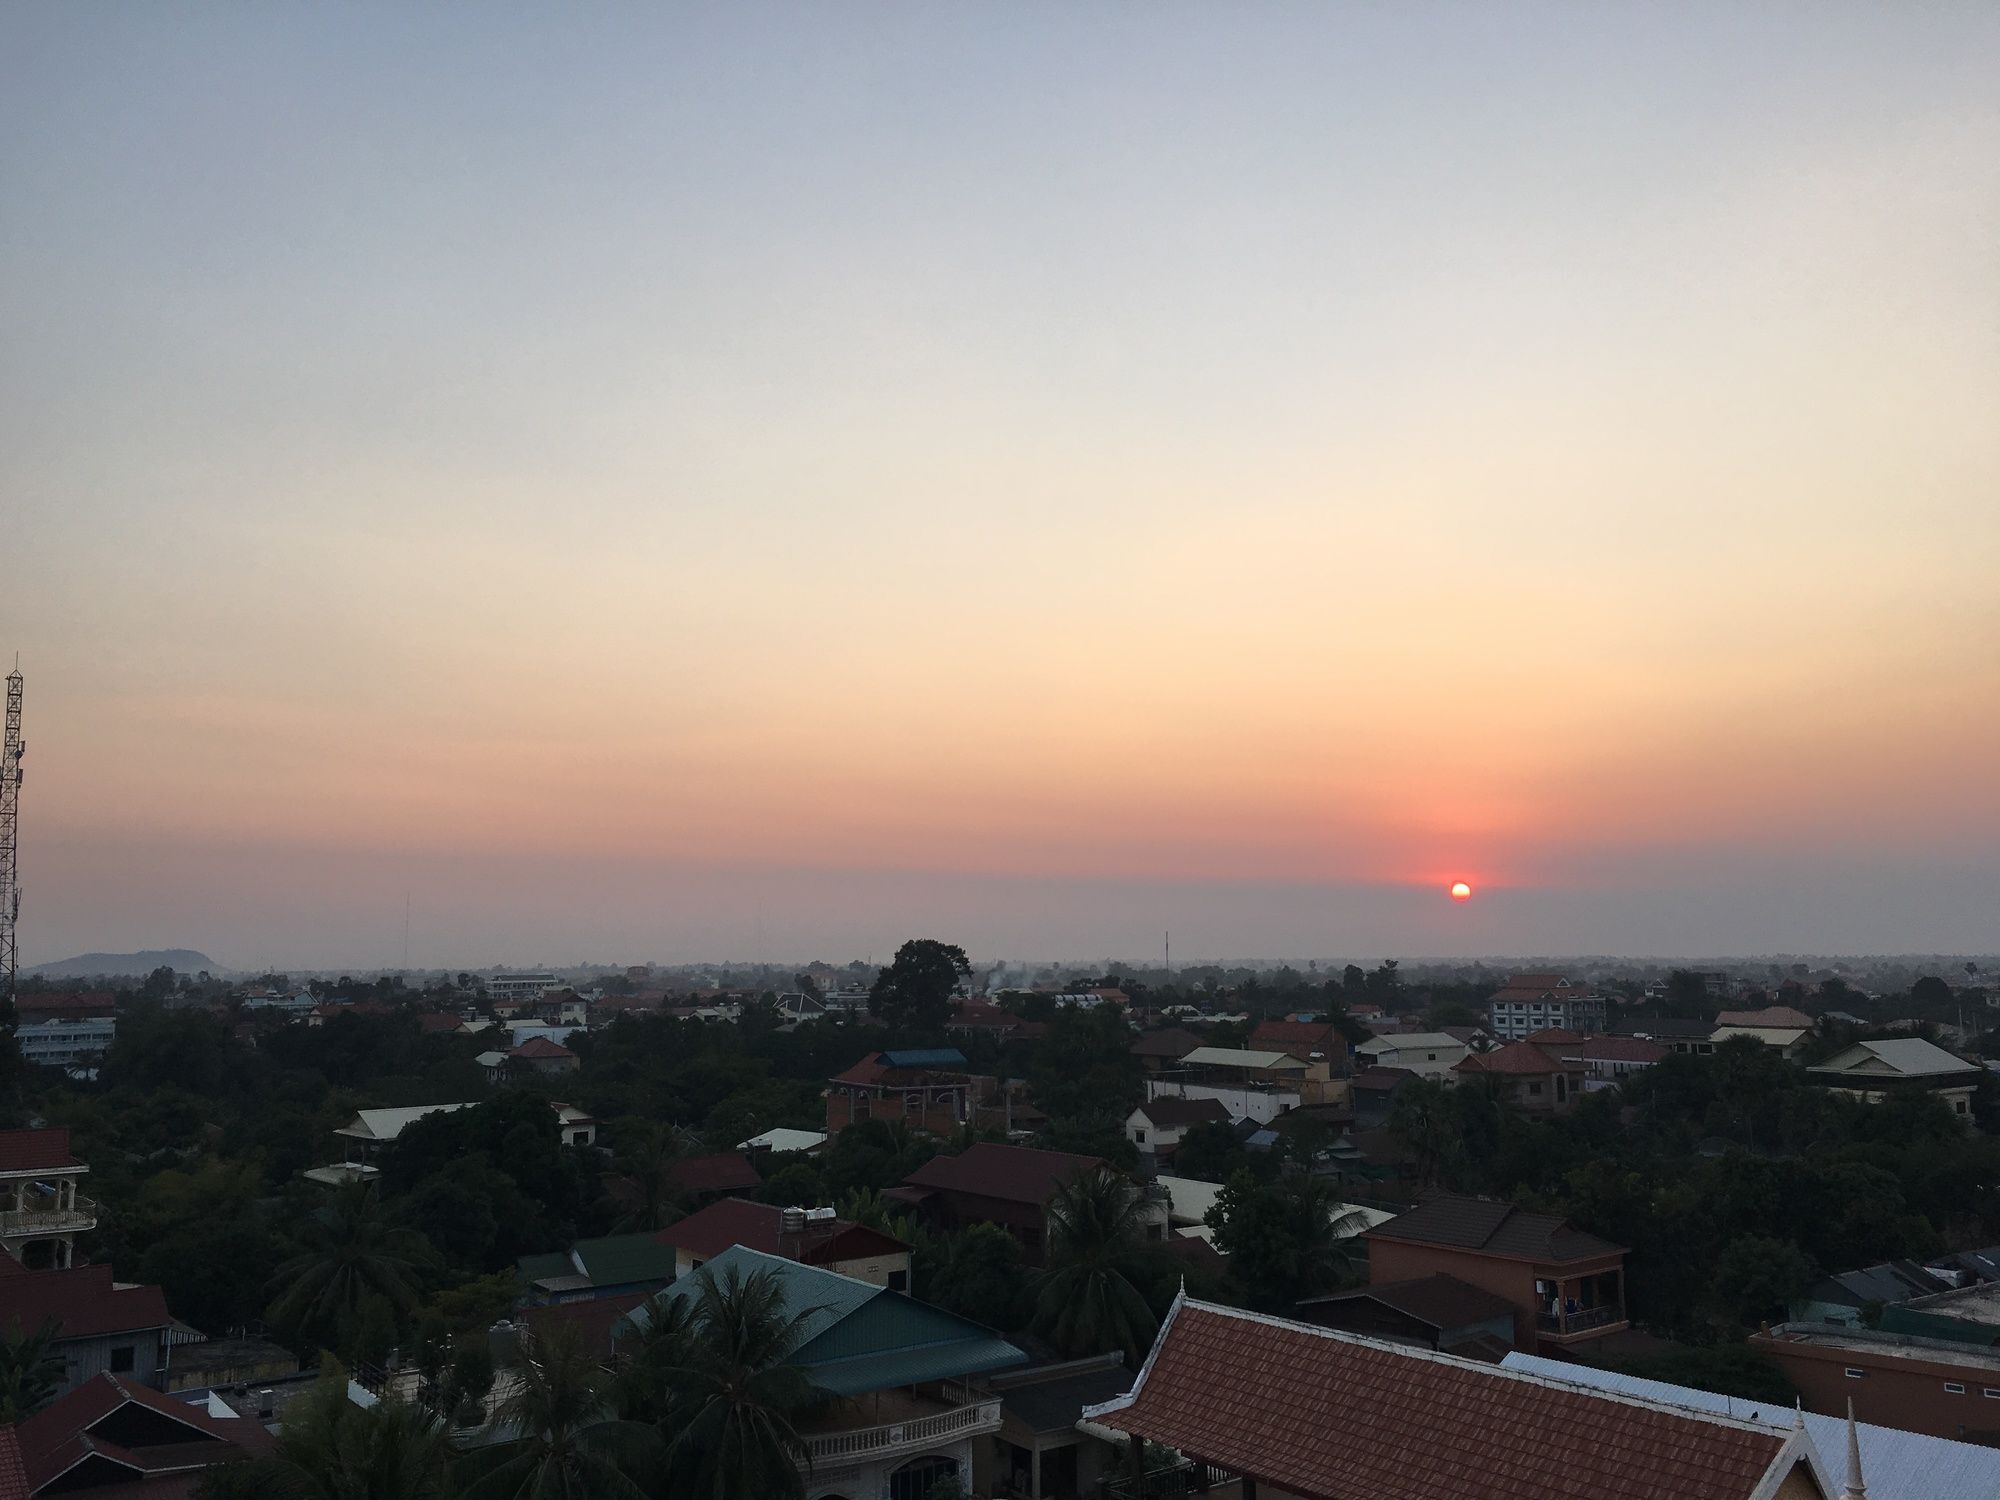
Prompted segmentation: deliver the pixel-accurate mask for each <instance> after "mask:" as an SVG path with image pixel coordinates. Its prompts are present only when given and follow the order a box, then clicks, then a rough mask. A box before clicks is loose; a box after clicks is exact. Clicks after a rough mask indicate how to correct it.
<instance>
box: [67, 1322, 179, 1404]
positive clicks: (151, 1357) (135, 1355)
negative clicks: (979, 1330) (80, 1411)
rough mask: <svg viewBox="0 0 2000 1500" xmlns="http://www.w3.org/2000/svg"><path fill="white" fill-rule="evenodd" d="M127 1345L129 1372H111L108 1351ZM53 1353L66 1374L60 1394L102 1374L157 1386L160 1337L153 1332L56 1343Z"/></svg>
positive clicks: (155, 1330) (158, 1379)
mask: <svg viewBox="0 0 2000 1500" xmlns="http://www.w3.org/2000/svg"><path fill="white" fill-rule="evenodd" d="M128 1344H129V1345H130V1346H132V1368H131V1369H130V1370H120V1371H113V1370H112V1369H111V1351H112V1350H113V1349H119V1348H123V1347H125V1346H126V1345H128ZM55 1349H56V1353H57V1354H59V1355H60V1356H61V1357H62V1360H63V1363H64V1366H65V1368H66V1370H67V1374H66V1375H65V1377H64V1379H63V1384H62V1389H63V1391H70V1390H74V1389H75V1388H76V1387H77V1386H79V1385H82V1384H83V1382H84V1381H86V1380H88V1379H90V1378H91V1376H93V1375H100V1374H105V1373H113V1374H121V1375H124V1376H125V1377H126V1378H127V1379H130V1380H136V1381H138V1382H139V1384H141V1385H150V1386H155V1387H157V1386H158V1385H159V1383H160V1333H159V1330H157V1329H149V1330H147V1331H145V1332H143V1333H118V1334H110V1335H107V1336H106V1337H103V1338H92V1339H59V1340H57V1342H56V1345H55ZM59 1394H60V1393H59Z"/></svg>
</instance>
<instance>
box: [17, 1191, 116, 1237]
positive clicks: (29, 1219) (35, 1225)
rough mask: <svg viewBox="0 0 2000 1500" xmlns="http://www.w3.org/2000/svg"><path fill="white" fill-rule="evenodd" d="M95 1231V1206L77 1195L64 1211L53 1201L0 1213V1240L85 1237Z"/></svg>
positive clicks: (80, 1195)
mask: <svg viewBox="0 0 2000 1500" xmlns="http://www.w3.org/2000/svg"><path fill="white" fill-rule="evenodd" d="M96 1227H97V1204H96V1203H95V1202H93V1201H92V1200H91V1199H89V1198H86V1197H84V1196H83V1195H82V1194H81V1193H79V1194H78V1195H77V1197H76V1201H75V1202H74V1203H73V1204H72V1205H71V1206H69V1207H67V1208H58V1207H57V1206H56V1204H55V1200H54V1199H50V1200H48V1201H47V1202H45V1203H39V1204H30V1205H29V1206H28V1207H26V1208H15V1209H8V1210H6V1211H4V1212H0V1237H4V1238H7V1239H17V1238H20V1237H22V1236H24V1235H37V1234H87V1233H88V1232H89V1231H91V1230H93V1229H95V1228H96Z"/></svg>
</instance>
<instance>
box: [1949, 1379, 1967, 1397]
mask: <svg viewBox="0 0 2000 1500" xmlns="http://www.w3.org/2000/svg"><path fill="white" fill-rule="evenodd" d="M1944 1393H1945V1394H1946V1395H1947V1396H1963V1395H1964V1394H1965V1387H1964V1386H1963V1385H1961V1384H1959V1383H1958V1382H1957V1381H1956V1380H1947V1381H1946V1382H1945V1383H1944Z"/></svg>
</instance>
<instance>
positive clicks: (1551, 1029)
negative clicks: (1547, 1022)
mask: <svg viewBox="0 0 2000 1500" xmlns="http://www.w3.org/2000/svg"><path fill="white" fill-rule="evenodd" d="M1525 1040H1527V1041H1530V1042H1533V1043H1534V1044H1535V1045H1536V1046H1538V1047H1547V1046H1558V1047H1569V1046H1574V1045H1575V1044H1576V1043H1578V1042H1580V1041H1582V1040H1583V1033H1582V1032H1580V1031H1571V1030H1570V1029H1569V1028H1568V1027H1566V1026H1544V1027H1543V1028H1542V1029H1541V1030H1540V1031H1531V1032H1529V1033H1528V1035H1527V1037H1526V1038H1525Z"/></svg>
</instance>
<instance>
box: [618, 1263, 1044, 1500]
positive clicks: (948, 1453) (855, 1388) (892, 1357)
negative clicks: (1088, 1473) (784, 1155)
mask: <svg viewBox="0 0 2000 1500" xmlns="http://www.w3.org/2000/svg"><path fill="white" fill-rule="evenodd" d="M760 1272H761V1273H767V1274H769V1275H770V1276H771V1277H773V1278H774V1279H775V1281H776V1282H777V1285H778V1288H779V1292H780V1294H781V1296H782V1298H783V1303H784V1314H785V1317H786V1318H787V1319H793V1318H796V1319H797V1320H798V1322H797V1330H798V1332H797V1340H796V1342H795V1343H794V1344H793V1346H792V1349H791V1352H790V1354H789V1355H788V1356H787V1361H788V1363H790V1364H792V1365H794V1366H796V1367H797V1368H798V1369H800V1370H801V1371H803V1372H804V1373H805V1375H806V1376H807V1377H808V1378H809V1379H811V1381H812V1382H813V1383H814V1384H815V1385H816V1386H818V1387H819V1388H820V1389H822V1390H824V1391H826V1392H828V1393H830V1395H831V1396H832V1398H833V1399H832V1400H831V1401H830V1402H829V1403H827V1404H826V1405H824V1406H822V1407H819V1408H817V1409H815V1411H814V1412H813V1413H812V1414H811V1415H809V1416H806V1417H803V1418H802V1419H800V1421H799V1423H798V1426H799V1436H800V1437H801V1438H802V1439H803V1441H804V1446H805V1455H804V1460H803V1461H802V1462H801V1463H800V1465H799V1467H800V1469H801V1470H802V1471H803V1472H804V1477H805V1490H804V1493H805V1496H806V1500H834V1497H848V1496H857V1495H869V1496H894V1497H898V1500H900V1497H902V1496H911V1497H915V1496H921V1495H927V1494H929V1493H930V1492H931V1488H932V1486H933V1485H935V1484H937V1483H938V1482H939V1481H940V1480H942V1479H946V1478H950V1479H953V1480H956V1481H957V1483H958V1485H959V1488H960V1491H961V1492H962V1493H965V1494H971V1493H972V1491H973V1477H974V1476H973V1458H974V1445H975V1443H979V1442H980V1441H981V1440H983V1439H986V1438H990V1437H991V1436H993V1435H994V1434H995V1433H997V1432H999V1431H1000V1427H1001V1405H1000V1400H999V1398H998V1397H996V1396H993V1395H991V1394H988V1393H983V1392H980V1391H977V1390H974V1389H972V1388H971V1387H969V1386H968V1385H967V1384H966V1381H967V1380H968V1378H969V1377H972V1376H977V1375H983V1374H985V1373H987V1372H989V1371H993V1370H1004V1369H1009V1368H1012V1367H1014V1366H1017V1365H1022V1364H1025V1363H1027V1358H1028V1357H1027V1355H1025V1354H1024V1353H1022V1352H1021V1351H1020V1350H1019V1349H1017V1348H1015V1347H1014V1346H1013V1345H1012V1344H1010V1343H1008V1342H1007V1341H1006V1340H1005V1339H1003V1338H1001V1337H1000V1336H999V1335H997V1334H995V1333H993V1332H992V1331H991V1330H989V1329H986V1328H982V1327H980V1326H979V1325H978V1324H977V1323H973V1322H971V1321H969V1320H967V1319H965V1318H961V1317H958V1316H957V1315H955V1314H953V1313H948V1312H946V1311H944V1310H943V1309H942V1308H938V1307H932V1306H930V1305H929V1304H928V1303H924V1302H919V1301H917V1300H916V1299H915V1298H912V1297H910V1296H907V1295H906V1294H904V1293H902V1292H897V1291H891V1290H890V1289H889V1288H887V1287H883V1286H877V1285H875V1284H873V1283H871V1282H867V1281H861V1280H858V1279H856V1278H854V1277H852V1276H842V1275H840V1274H838V1273H837V1272H834V1271H830V1270H827V1269H825V1268H823V1267H820V1266H809V1265H803V1264H801V1263H800V1262H798V1261H795V1260H788V1259H785V1258H784V1257H782V1256H777V1255H766V1254H764V1253H762V1252H761V1251H757V1250H751V1249H747V1248H745V1247H744V1246H741V1245H736V1246H732V1247H731V1248H729V1249H727V1250H724V1251H723V1252H722V1253H721V1254H720V1255H718V1256H716V1258H715V1259H714V1260H712V1261H710V1262H709V1263H708V1264H707V1265H706V1266H704V1267H703V1268H702V1269H701V1270H699V1271H696V1272H695V1273H694V1274H693V1275H691V1276H683V1277H681V1278H680V1279H679V1280H678V1281H676V1282H675V1283H674V1284H673V1285H672V1286H670V1287H669V1288H667V1290H666V1291H664V1292H663V1293H661V1294H660V1297H661V1299H672V1298H679V1297H691V1296H699V1295H700V1293H701V1291H702V1289H703V1285H704V1283H705V1282H706V1281H708V1280H709V1279H710V1278H716V1279H718V1280H726V1279H728V1278H731V1277H748V1276H752V1275H756V1274H758V1273H760ZM650 1316H651V1305H650V1304H649V1305H645V1306H641V1307H639V1308H636V1309H635V1310H634V1311H633V1312H631V1313H630V1314H628V1315H627V1318H626V1322H627V1324H628V1325H630V1326H633V1327H637V1328H644V1326H645V1325H646V1322H647V1320H648V1319H649V1318H650Z"/></svg>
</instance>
